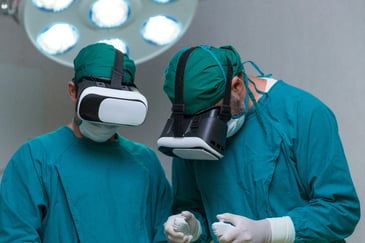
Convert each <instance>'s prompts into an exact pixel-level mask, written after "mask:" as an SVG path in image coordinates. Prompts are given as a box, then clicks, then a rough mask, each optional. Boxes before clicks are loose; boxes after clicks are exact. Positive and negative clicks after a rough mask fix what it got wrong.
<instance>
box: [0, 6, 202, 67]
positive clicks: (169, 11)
mask: <svg viewBox="0 0 365 243" xmlns="http://www.w3.org/2000/svg"><path fill="white" fill-rule="evenodd" d="M0 1H1V0H0ZM6 1H10V2H11V3H9V4H8V5H6V4H5V5H6V6H5V5H4V6H1V8H2V9H4V10H3V11H5V10H6V12H7V14H8V15H15V16H14V17H15V19H17V20H18V22H19V23H20V24H21V25H22V27H23V28H24V30H25V31H26V33H27V35H28V37H29V39H30V41H31V42H32V43H33V45H35V46H36V47H37V48H38V49H39V50H40V51H41V52H42V54H44V55H45V56H46V57H48V58H50V59H52V60H53V61H56V62H58V63H60V64H62V65H65V66H68V67H71V68H73V60H74V58H75V57H76V56H77V54H78V52H79V51H80V50H81V48H83V47H85V46H87V45H89V44H91V43H97V42H99V41H104V42H106V43H108V44H111V45H113V46H115V47H116V48H117V49H119V50H121V51H122V52H123V53H127V54H128V56H129V57H130V58H131V59H133V60H134V62H135V64H136V65H137V64H139V63H142V62H145V61H148V60H150V59H152V58H154V57H156V56H158V55H160V54H161V53H163V52H164V51H166V50H167V49H168V48H170V47H171V46H172V45H173V44H174V43H176V42H177V41H178V40H179V38H180V37H181V36H182V35H183V33H184V32H185V31H186V30H187V29H188V27H189V25H190V23H191V21H192V19H193V17H194V14H195V11H196V9H197V5H198V2H199V1H198V0H6ZM14 6H16V8H15V7H14ZM15 10H16V11H15Z"/></svg>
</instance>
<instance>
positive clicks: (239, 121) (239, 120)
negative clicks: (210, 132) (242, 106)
mask: <svg viewBox="0 0 365 243" xmlns="http://www.w3.org/2000/svg"><path fill="white" fill-rule="evenodd" d="M245 117H246V116H245V114H244V113H242V114H241V115H240V116H238V117H232V118H231V119H230V120H229V121H228V122H227V135H226V136H227V138H229V137H232V136H233V135H234V134H235V133H236V132H237V131H238V130H240V128H241V127H242V125H243V123H244V122H245Z"/></svg>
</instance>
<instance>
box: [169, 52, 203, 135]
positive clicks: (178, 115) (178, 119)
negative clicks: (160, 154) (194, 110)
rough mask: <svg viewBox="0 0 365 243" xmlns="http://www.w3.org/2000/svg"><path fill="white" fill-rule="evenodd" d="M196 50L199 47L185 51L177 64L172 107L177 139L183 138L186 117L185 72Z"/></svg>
mask: <svg viewBox="0 0 365 243" xmlns="http://www.w3.org/2000/svg"><path fill="white" fill-rule="evenodd" d="M195 48H197V47H192V48H190V49H188V50H187V51H185V52H184V53H183V54H182V55H181V57H180V59H179V63H178V64H177V69H176V77H175V101H174V104H173V107H172V112H173V116H174V123H173V131H174V136H175V137H182V136H183V132H184V130H183V126H182V121H183V117H184V97H183V93H184V72H185V66H186V62H187V59H188V56H189V55H190V53H191V52H192V51H193V50H194V49H195Z"/></svg>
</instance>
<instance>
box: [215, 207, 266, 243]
mask: <svg viewBox="0 0 365 243" xmlns="http://www.w3.org/2000/svg"><path fill="white" fill-rule="evenodd" d="M217 218H218V220H219V221H220V222H216V223H213V224H212V228H213V232H214V234H215V235H216V236H217V239H218V240H219V242H220V243H228V242H234V243H242V242H250V243H269V242H271V226H270V222H269V220H267V219H263V220H252V219H249V218H246V217H243V216H239V215H235V214H230V213H224V214H220V215H217Z"/></svg>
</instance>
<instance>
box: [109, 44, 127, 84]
mask: <svg viewBox="0 0 365 243" xmlns="http://www.w3.org/2000/svg"><path fill="white" fill-rule="evenodd" d="M123 65H124V54H123V53H122V52H120V51H119V50H115V58H114V66H113V70H112V78H111V81H110V87H111V88H112V89H121V88H122V82H121V80H122V79H123ZM122 81H123V80H122Z"/></svg>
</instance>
